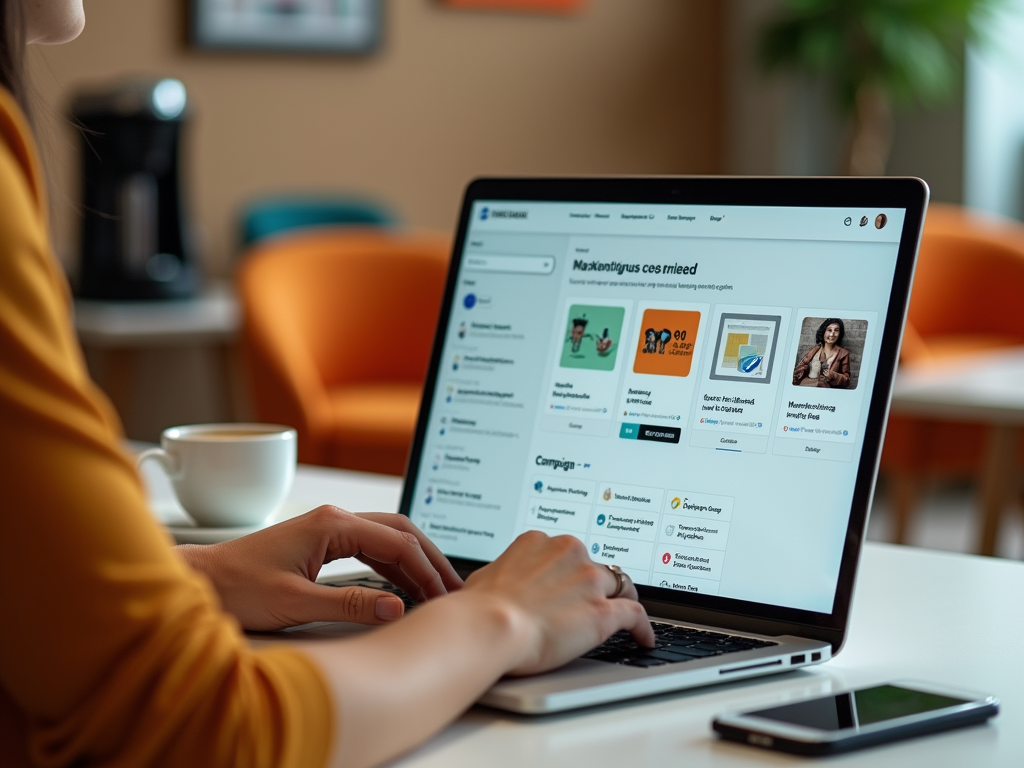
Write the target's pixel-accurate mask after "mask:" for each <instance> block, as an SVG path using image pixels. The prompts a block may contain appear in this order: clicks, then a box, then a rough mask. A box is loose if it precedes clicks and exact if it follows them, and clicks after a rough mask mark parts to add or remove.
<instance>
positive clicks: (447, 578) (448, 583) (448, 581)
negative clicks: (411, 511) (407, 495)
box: [359, 512, 463, 592]
mask: <svg viewBox="0 0 1024 768" xmlns="http://www.w3.org/2000/svg"><path fill="white" fill-rule="evenodd" d="M359 517H362V518H365V519H367V520H372V521H373V522H375V523H379V524H381V525H386V526H388V527H389V528H394V529H395V530H398V531H402V532H403V533H411V534H412V535H413V536H415V537H416V538H417V539H418V540H419V542H420V546H421V547H422V548H423V554H425V555H426V556H427V560H429V561H430V564H431V565H433V566H434V568H435V569H436V570H437V572H438V574H439V575H440V576H441V582H442V583H443V584H444V586H445V589H447V590H448V591H449V592H454V591H455V590H457V589H462V586H463V584H462V578H461V577H460V576H459V574H457V573H456V572H455V569H454V568H453V567H452V564H451V563H450V562H449V561H448V558H447V557H445V556H444V555H443V554H442V553H441V550H440V549H438V548H437V545H436V544H434V542H432V541H431V540H430V539H429V538H428V537H427V535H426V534H425V533H423V531H421V530H420V529H419V528H417V527H416V525H415V524H414V523H413V522H412V520H410V519H409V518H408V517H406V516H405V515H396V514H389V513H387V512H361V513H359Z"/></svg>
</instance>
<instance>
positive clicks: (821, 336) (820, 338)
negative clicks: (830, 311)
mask: <svg viewBox="0 0 1024 768" xmlns="http://www.w3.org/2000/svg"><path fill="white" fill-rule="evenodd" d="M833 323H835V324H836V325H838V326H839V338H838V339H836V346H837V347H841V346H842V345H843V338H844V337H845V336H846V326H845V325H843V321H842V320H840V319H839V318H838V317H826V318H825V322H823V323H822V324H821V325H819V326H818V332H817V333H816V334H814V341H815V343H816V344H824V343H825V329H826V328H828V327H829V326H830V325H832V324H833Z"/></svg>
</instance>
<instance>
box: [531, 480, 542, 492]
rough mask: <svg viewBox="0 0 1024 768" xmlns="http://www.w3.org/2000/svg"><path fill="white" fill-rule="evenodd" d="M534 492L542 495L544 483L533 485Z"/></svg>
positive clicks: (538, 482)
mask: <svg viewBox="0 0 1024 768" xmlns="http://www.w3.org/2000/svg"><path fill="white" fill-rule="evenodd" d="M533 490H535V491H536V492H537V493H540V492H541V491H543V490H544V483H542V482H541V481H540V480H538V481H537V482H536V483H534V484H533Z"/></svg>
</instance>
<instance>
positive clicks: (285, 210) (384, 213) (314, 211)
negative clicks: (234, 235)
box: [242, 197, 398, 250]
mask: <svg viewBox="0 0 1024 768" xmlns="http://www.w3.org/2000/svg"><path fill="white" fill-rule="evenodd" d="M396 224H398V219H397V218H396V217H395V215H394V214H393V213H392V212H391V211H390V210H388V209H387V208H385V207H384V206H381V205H379V204H377V203H371V202H368V201H366V200H360V199H357V198H346V197H275V198H266V199H263V200H257V201H256V202H254V203H251V204H250V205H248V206H246V208H245V209H243V211H242V250H246V249H247V248H249V246H251V245H252V244H253V243H255V242H256V241H257V240H262V239H263V238H266V237H270V236H271V235H277V234H279V233H281V232H286V231H288V230H291V229H301V228H307V227H322V226H331V225H335V226H362V227H391V226H395V225H396Z"/></svg>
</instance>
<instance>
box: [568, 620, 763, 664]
mask: <svg viewBox="0 0 1024 768" xmlns="http://www.w3.org/2000/svg"><path fill="white" fill-rule="evenodd" d="M651 626H652V627H653V628H654V648H644V647H643V646H641V645H637V644H636V642H635V641H634V640H633V637H632V635H630V634H629V632H626V631H622V632H616V633H615V634H614V635H612V636H611V637H609V638H608V639H607V640H605V641H604V642H603V643H601V645H599V646H597V648H595V649H594V650H592V651H591V652H590V653H586V654H584V655H583V658H584V659H593V660H594V661H607V662H609V663H611V664H625V665H627V666H630V667H660V666H662V665H663V664H680V663H682V662H684V661H693V660H694V659H706V658H708V657H709V656H721V655H723V654H726V653H739V652H740V651H749V650H752V649H754V648H767V647H769V646H772V645H778V643H773V642H770V641H768V640H755V639H753V638H751V637H739V636H737V635H726V634H722V633H721V632H707V631H705V630H702V629H693V628H691V627H678V626H676V625H675V624H664V623H662V622H659V621H652V622H651Z"/></svg>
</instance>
